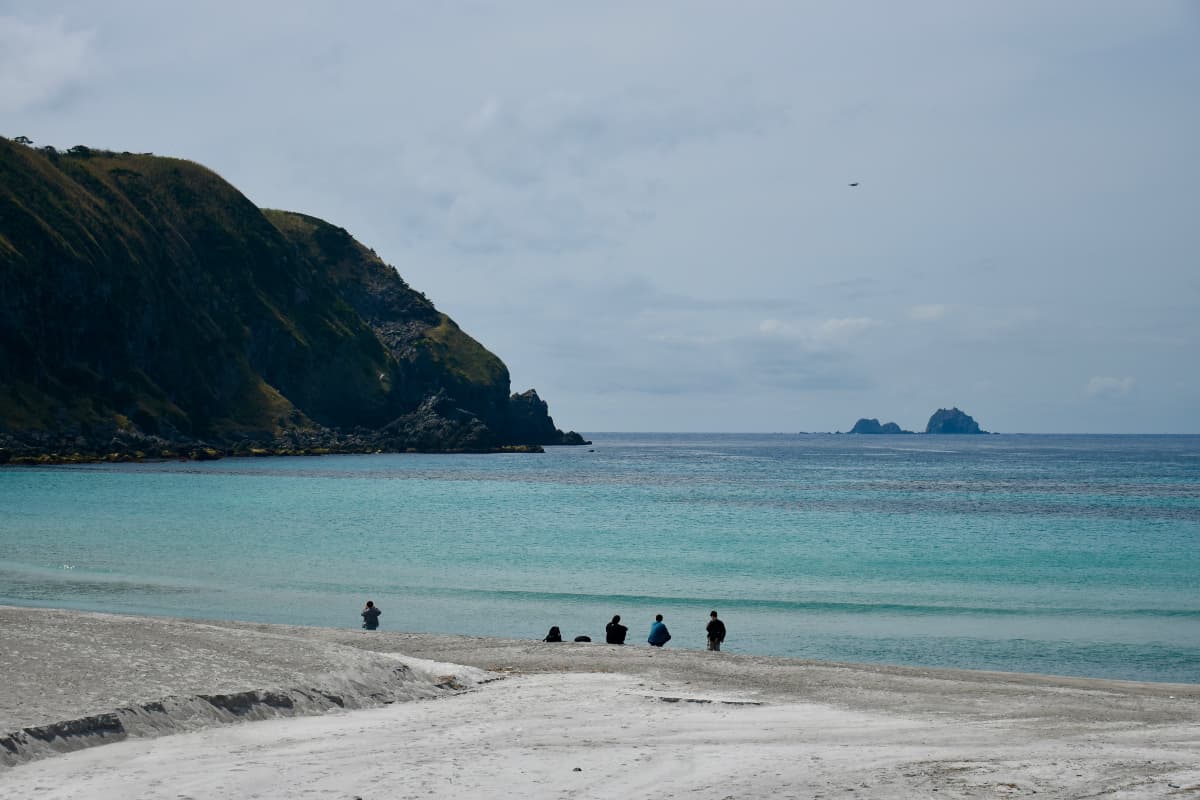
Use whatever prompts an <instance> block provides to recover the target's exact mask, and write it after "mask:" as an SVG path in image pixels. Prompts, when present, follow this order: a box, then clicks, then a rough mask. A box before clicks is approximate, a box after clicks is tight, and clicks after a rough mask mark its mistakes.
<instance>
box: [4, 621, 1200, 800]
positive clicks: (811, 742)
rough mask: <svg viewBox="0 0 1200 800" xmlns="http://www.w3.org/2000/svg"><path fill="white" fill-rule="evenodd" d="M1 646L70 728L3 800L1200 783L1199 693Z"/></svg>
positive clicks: (1180, 791)
mask: <svg viewBox="0 0 1200 800" xmlns="http://www.w3.org/2000/svg"><path fill="white" fill-rule="evenodd" d="M0 641H2V642H3V646H2V647H0V674H3V675H4V676H5V680H4V682H3V684H2V689H0V735H3V734H5V733H9V734H12V733H16V732H18V731H21V730H22V729H25V730H27V731H38V730H41V731H42V734H41V736H43V737H47V738H48V739H49V741H43V740H42V739H39V738H38V737H37V736H30V735H28V734H25V735H19V736H17V737H12V736H9V737H8V738H7V739H6V740H5V741H7V742H8V744H7V745H6V747H9V748H10V749H9V750H8V751H3V750H0V755H4V753H5V752H7V753H8V761H7V762H6V763H7V764H8V766H0V797H4V798H9V797H12V798H24V797H43V798H84V797H87V798H173V799H177V798H216V797H257V798H292V797H328V798H347V799H349V798H353V797H360V798H363V800H370V799H371V798H405V797H414V798H415V797H463V798H490V797H524V798H540V797H596V798H637V797H700V798H716V799H717V800H723V799H724V798H759V797H783V798H786V797H797V798H811V797H836V796H854V797H878V798H908V797H913V798H916V797H922V798H924V797H1015V796H1026V795H1032V794H1034V793H1037V794H1039V795H1041V796H1044V797H1072V798H1075V797H1079V798H1082V797H1096V796H1102V797H1113V798H1124V797H1130V798H1133V797H1171V796H1179V797H1187V796H1197V795H1200V686H1198V685H1191V684H1189V685H1166V684H1142V683H1132V682H1118V681H1100V680H1084V679H1068V678H1052V677H1043V676H1024V675H1009V674H1001V673H979V672H962V671H950V670H916V669H903V668H891V667H874V666H863V665H839V664H822V663H818V662H806V661H798V660H793V659H771V658H761V657H749V656H736V655H729V654H714V653H706V652H701V651H683V650H674V651H673V650H670V649H667V650H662V651H658V650H654V649H652V648H648V647H645V646H638V645H632V646H627V647H624V648H621V647H615V646H609V645H603V644H561V645H548V644H543V643H540V642H519V641H511V640H496V639H479V638H470V637H450V636H432V635H416V634H397V633H389V632H377V633H373V634H372V633H366V632H362V631H354V630H331V629H317V628H297V627H289V626H264V625H249V624H240V623H197V622H189V621H183V620H164V619H149V618H137V617H120V616H112V615H95V614H82V613H76V612H66V611H47V610H42V609H14V608H0ZM452 676H453V677H452ZM237 692H241V693H250V695H251V697H252V698H253V697H257V696H259V695H262V696H263V697H265V698H266V699H265V700H264V701H263V702H256V701H254V700H253V699H251V700H250V701H245V702H242V701H244V700H245V696H244V695H239V697H241V698H242V699H241V700H239V701H238V702H236V703H226V704H225V705H224V706H222V703H223V702H225V701H222V700H213V699H212V698H213V697H214V696H216V695H218V694H219V695H220V696H221V697H228V696H232V693H237ZM256 692H257V693H259V694H258V695H255V694H254V693H256ZM265 692H273V693H274V694H272V695H270V696H267V695H265V694H263V693H265ZM202 696H207V697H209V698H210V701H211V702H210V701H204V700H199V699H197V698H199V697H202ZM272 697H273V698H274V700H272V699H271V698H272ZM279 698H286V701H280V699H279ZM305 698H308V699H309V700H311V703H310V702H308V700H306V699H305ZM320 698H326V699H325V700H321V699H320ZM328 698H337V702H333V701H330V700H328ZM212 702H216V703H217V706H220V708H216V709H214V707H213V705H212ZM239 703H240V704H239ZM380 704H383V705H380ZM343 705H344V706H346V708H343V707H342V706H343ZM120 709H124V710H123V711H120ZM222 709H225V710H222ZM229 709H232V710H229ZM106 712H117V713H116V715H115V717H104V715H105V714H106ZM288 714H300V716H281V715H288ZM88 718H97V719H98V718H104V719H108V720H109V724H108V728H107V731H108V732H107V733H106V734H105V735H104V736H100V735H99V734H94V735H92V734H87V733H82V734H78V735H61V736H48V734H46V733H45V731H46V730H47V726H52V724H53V723H60V722H63V721H65V720H80V719H88ZM114 718H115V719H117V720H119V724H117V723H113V722H112V719H114ZM247 720H256V721H247ZM39 726H40V727H39ZM85 727H86V726H85ZM101 727H103V726H101ZM59 730H60V731H61V730H64V729H62V728H61V726H60V729H59ZM168 733H169V734H171V735H164V734H168ZM96 741H107V742H110V743H105V744H100V745H99V746H86V747H84V745H89V744H91V743H92V742H96ZM18 746H19V747H20V748H23V749H21V752H19V753H16V754H14V753H13V752H12V748H14V747H18ZM80 747H82V748H83V749H76V750H74V752H62V751H65V750H71V749H73V748H80Z"/></svg>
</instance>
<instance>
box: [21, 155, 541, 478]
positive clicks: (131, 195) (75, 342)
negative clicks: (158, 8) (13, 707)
mask: <svg viewBox="0 0 1200 800" xmlns="http://www.w3.org/2000/svg"><path fill="white" fill-rule="evenodd" d="M516 397H523V395H517V396H512V397H510V389H509V375H508V370H507V368H506V367H505V365H504V363H503V362H502V361H501V360H500V359H499V358H497V357H496V356H495V355H493V354H492V353H490V352H489V351H488V350H487V349H486V348H484V347H483V346H482V345H481V344H479V343H478V342H476V341H475V340H474V339H472V338H471V337H470V336H468V335H467V334H466V333H464V332H463V331H462V330H461V329H460V328H459V327H458V326H457V325H456V324H455V323H454V321H453V320H451V319H450V318H449V317H447V316H446V315H444V314H442V313H440V312H439V311H438V310H437V309H436V308H435V307H434V306H433V304H432V303H431V302H430V301H429V300H428V299H427V298H426V297H425V296H424V295H423V294H421V293H419V292H416V291H414V290H413V289H412V288H411V287H409V286H408V284H407V283H405V281H404V280H403V279H402V278H401V277H400V276H399V274H398V273H397V272H396V270H395V269H393V268H392V267H390V266H388V265H387V264H384V263H383V262H382V261H381V260H380V259H379V258H378V257H376V255H375V254H374V252H373V251H371V250H369V249H367V248H365V247H363V246H362V245H361V244H359V243H358V242H357V241H355V240H354V239H353V237H351V236H350V234H349V233H347V232H346V231H345V230H343V229H341V228H338V227H336V226H334V225H331V224H329V223H326V222H324V221H322V220H319V219H316V218H314V217H308V216H304V215H301V214H293V213H289V212H284V211H264V210H261V209H259V208H257V207H255V206H254V205H253V204H252V203H251V202H250V201H249V200H247V199H246V198H245V197H244V196H243V195H242V194H241V193H239V192H238V191H237V190H236V189H235V188H234V187H233V186H231V185H230V184H228V183H227V182H225V181H224V180H222V179H221V178H220V177H219V176H217V175H216V174H214V173H213V172H211V171H209V170H207V169H205V168H203V167H201V166H199V165H197V164H194V163H191V162H188V161H182V160H179V159H170V158H159V157H155V156H151V155H134V154H129V153H122V154H116V153H110V152H103V151H93V150H88V149H87V148H72V150H71V151H70V152H69V153H58V152H54V151H53V150H50V149H44V150H39V149H34V148H31V147H27V146H24V145H21V144H15V143H13V142H10V141H8V140H6V139H0V449H3V450H6V451H7V455H8V457H12V456H13V454H17V455H21V454H25V455H28V454H30V453H47V452H71V451H78V452H79V453H81V454H82V455H83V456H85V457H87V456H103V455H105V454H109V453H117V454H129V453H132V452H134V451H140V452H145V453H147V454H150V455H157V454H159V453H160V452H165V453H169V454H176V453H184V454H186V453H195V452H198V451H199V452H216V453H220V452H229V451H241V450H245V449H247V448H249V449H252V450H254V451H256V452H257V451H265V452H272V451H280V450H286V451H320V450H370V449H388V450H404V449H421V450H449V449H453V450H492V449H498V448H502V447H509V446H520V445H538V444H544V443H557V440H555V435H554V434H557V436H558V437H563V436H564V434H562V432H561V431H557V429H554V428H553V422H552V421H551V420H550V417H549V415H548V412H547V409H546V408H545V403H541V404H540V406H538V405H537V404H534V405H533V406H530V404H529V403H528V402H526V401H517V400H516V399H515V398H516ZM534 397H535V398H536V394H535V395H534ZM539 413H540V415H541V416H540V417H538V414H539ZM530 414H532V415H533V416H532V417H531V416H530ZM550 431H553V433H551V432H550ZM3 457H5V454H4V453H0V458H3Z"/></svg>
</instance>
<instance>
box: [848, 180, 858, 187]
mask: <svg viewBox="0 0 1200 800" xmlns="http://www.w3.org/2000/svg"><path fill="white" fill-rule="evenodd" d="M848 185H849V186H858V181H855V182H854V183H851V184H848Z"/></svg>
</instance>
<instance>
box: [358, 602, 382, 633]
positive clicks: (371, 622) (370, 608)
mask: <svg viewBox="0 0 1200 800" xmlns="http://www.w3.org/2000/svg"><path fill="white" fill-rule="evenodd" d="M382 613H383V612H382V611H380V610H379V609H378V608H376V607H375V604H374V603H373V602H371V601H370V600H368V601H367V607H366V608H364V609H363V610H362V618H363V627H364V628H366V629H367V630H369V631H373V630H375V629H377V628H378V627H379V615H380V614H382Z"/></svg>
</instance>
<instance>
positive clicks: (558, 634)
mask: <svg viewBox="0 0 1200 800" xmlns="http://www.w3.org/2000/svg"><path fill="white" fill-rule="evenodd" d="M542 641H543V642H561V641H562V631H560V630H559V629H558V626H557V625H554V626H552V627H551V628H550V632H549V633H547V634H546V638H545V639H542Z"/></svg>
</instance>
